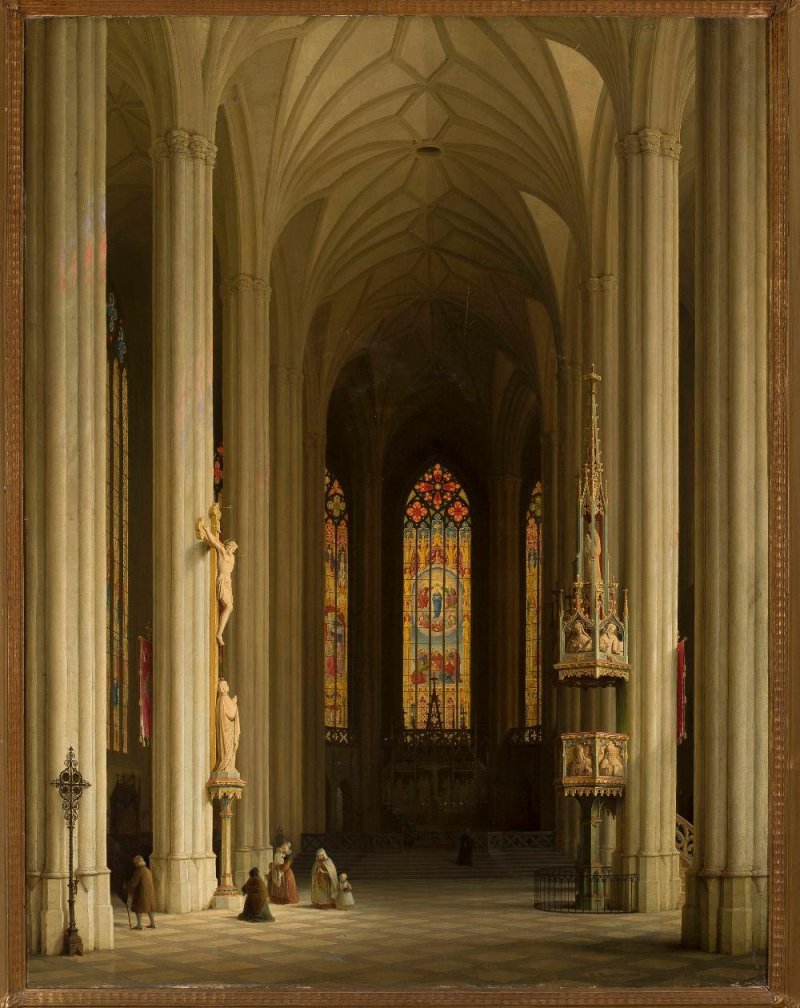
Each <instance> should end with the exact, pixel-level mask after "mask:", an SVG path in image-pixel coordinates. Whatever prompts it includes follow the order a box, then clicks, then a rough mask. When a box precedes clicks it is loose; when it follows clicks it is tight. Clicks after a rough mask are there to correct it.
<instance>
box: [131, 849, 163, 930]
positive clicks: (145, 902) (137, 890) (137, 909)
mask: <svg viewBox="0 0 800 1008" xmlns="http://www.w3.org/2000/svg"><path fill="white" fill-rule="evenodd" d="M133 863H134V866H135V868H136V871H135V872H134V873H133V876H132V878H131V879H130V880H129V881H128V882H127V883H126V885H125V889H126V891H127V895H128V897H129V898H130V901H131V910H133V912H134V913H135V914H136V927H135V928H134V931H141V930H142V914H143V913H146V914H147V916H148V917H149V918H150V923H149V924H148V925H147V926H148V927H151V928H154V927H155V926H156V922H155V921H154V920H153V908H154V907H155V903H156V893H155V889H154V887H153V876H152V875H151V873H150V869H149V868H148V867H147V865H146V864H145V863H144V858H143V857H142V855H141V854H137V855H136V857H135V858H134V859H133Z"/></svg>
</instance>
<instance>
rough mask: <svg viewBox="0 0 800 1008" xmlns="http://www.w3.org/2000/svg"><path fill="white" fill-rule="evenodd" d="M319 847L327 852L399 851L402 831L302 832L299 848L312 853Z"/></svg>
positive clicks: (401, 847)
mask: <svg viewBox="0 0 800 1008" xmlns="http://www.w3.org/2000/svg"><path fill="white" fill-rule="evenodd" d="M320 847H323V848H325V850H326V851H328V853H330V852H331V851H334V852H336V853H347V854H369V853H371V852H373V851H400V850H402V849H403V834H402V833H303V834H302V836H301V838H300V849H301V851H302V852H303V853H313V852H314V851H317V850H319V848H320Z"/></svg>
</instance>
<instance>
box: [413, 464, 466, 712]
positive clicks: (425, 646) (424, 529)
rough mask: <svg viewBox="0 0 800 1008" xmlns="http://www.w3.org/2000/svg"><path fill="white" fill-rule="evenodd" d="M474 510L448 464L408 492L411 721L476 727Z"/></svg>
mask: <svg viewBox="0 0 800 1008" xmlns="http://www.w3.org/2000/svg"><path fill="white" fill-rule="evenodd" d="M471 546H472V527H471V509H470V505H469V500H468V498H467V494H466V492H465V490H464V488H463V486H462V485H461V483H460V482H459V481H458V480H457V479H456V477H455V476H454V475H453V474H452V473H451V472H450V470H449V469H447V468H446V467H445V466H444V465H442V464H441V463H438V462H437V463H436V464H435V465H432V466H431V467H430V468H429V469H427V470H426V471H425V472H424V473H423V474H422V476H421V477H420V478H419V479H418V480H417V482H416V483H415V484H414V487H413V489H412V491H411V493H410V494H409V495H408V499H407V501H406V508H405V520H404V524H403V722H404V725H405V727H406V728H411V729H419V730H429V729H439V728H444V729H454V728H469V727H470V726H471V723H472V711H471V705H470V671H471V670H470V640H471V629H472V605H471V601H472V595H471V565H472V556H471Z"/></svg>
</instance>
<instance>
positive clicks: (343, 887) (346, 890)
mask: <svg viewBox="0 0 800 1008" xmlns="http://www.w3.org/2000/svg"><path fill="white" fill-rule="evenodd" d="M355 903H356V901H355V899H353V887H352V886H351V885H350V883H349V882H348V881H347V872H341V873H340V874H339V892H338V894H337V896H336V909H337V910H346V909H347V908H348V907H351V906H355Z"/></svg>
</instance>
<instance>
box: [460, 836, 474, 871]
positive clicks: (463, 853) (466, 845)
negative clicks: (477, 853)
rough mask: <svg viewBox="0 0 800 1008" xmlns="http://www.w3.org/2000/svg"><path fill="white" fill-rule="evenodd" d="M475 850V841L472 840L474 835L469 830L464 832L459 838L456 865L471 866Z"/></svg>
mask: <svg viewBox="0 0 800 1008" xmlns="http://www.w3.org/2000/svg"><path fill="white" fill-rule="evenodd" d="M474 848H475V841H474V840H473V839H472V834H471V833H470V831H469V830H464V832H463V833H462V834H461V836H460V837H459V838H458V857H457V858H456V864H460V865H468V866H471V865H472V852H473V850H474Z"/></svg>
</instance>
